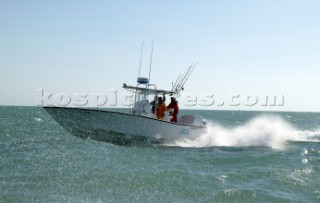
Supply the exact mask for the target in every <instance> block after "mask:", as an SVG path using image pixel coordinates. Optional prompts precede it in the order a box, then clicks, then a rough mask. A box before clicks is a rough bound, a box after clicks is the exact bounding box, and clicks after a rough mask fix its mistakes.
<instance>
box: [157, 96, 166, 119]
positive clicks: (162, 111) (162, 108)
mask: <svg viewBox="0 0 320 203" xmlns="http://www.w3.org/2000/svg"><path fill="white" fill-rule="evenodd" d="M166 111H167V107H166V105H165V103H164V102H163V99H162V97H159V98H158V108H157V118H158V119H160V120H163V119H164V117H165V115H166Z"/></svg>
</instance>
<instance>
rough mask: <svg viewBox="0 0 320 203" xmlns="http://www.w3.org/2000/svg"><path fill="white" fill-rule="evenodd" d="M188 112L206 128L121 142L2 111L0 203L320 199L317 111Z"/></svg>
mask: <svg viewBox="0 0 320 203" xmlns="http://www.w3.org/2000/svg"><path fill="white" fill-rule="evenodd" d="M184 113H188V114H200V115H202V116H203V117H204V118H205V119H206V120H207V122H208V131H207V132H206V133H204V134H201V135H199V136H198V137H197V138H196V139H195V140H188V139H180V140H174V141H172V142H167V143H159V144H150V143H146V142H134V143H127V144H121V143H119V144H117V143H109V142H99V141H96V140H92V139H81V138H79V137H76V136H74V135H72V134H70V133H68V132H67V131H66V130H64V129H63V128H62V127H61V126H60V125H59V124H58V123H57V122H56V121H55V120H53V119H52V117H50V115H49V114H48V113H46V111H44V110H43V109H42V108H40V107H0V202H75V203H78V202H320V142H319V141H320V113H293V112H291V113H286V112H282V113H277V112H245V111H200V110H198V111H195V110H194V111H186V110H181V113H180V114H184ZM106 125H107V124H106Z"/></svg>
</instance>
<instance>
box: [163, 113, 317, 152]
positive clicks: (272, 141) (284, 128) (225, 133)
mask: <svg viewBox="0 0 320 203" xmlns="http://www.w3.org/2000/svg"><path fill="white" fill-rule="evenodd" d="M288 141H308V142H319V141H320V129H316V130H298V129H296V128H295V127H293V126H292V125H291V124H289V123H288V122H287V121H286V120H284V119H283V118H281V117H280V116H270V115H268V116H267V115H261V116H258V117H256V118H253V119H252V120H250V121H249V122H247V123H245V124H243V125H240V126H237V127H234V128H226V127H223V126H221V125H219V124H217V123H215V122H209V123H208V130H207V132H206V133H204V134H201V135H199V136H198V137H196V138H195V139H188V138H183V139H179V140H175V141H173V142H171V143H166V145H170V146H180V147H195V148H199V147H213V146H225V147H270V148H274V149H281V148H283V147H285V144H286V143H287V142H288Z"/></svg>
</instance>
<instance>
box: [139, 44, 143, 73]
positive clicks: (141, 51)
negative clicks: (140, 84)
mask: <svg viewBox="0 0 320 203" xmlns="http://www.w3.org/2000/svg"><path fill="white" fill-rule="evenodd" d="M142 54H143V42H142V43H141V50H140V63H139V74H138V77H140V71H141V64H142Z"/></svg>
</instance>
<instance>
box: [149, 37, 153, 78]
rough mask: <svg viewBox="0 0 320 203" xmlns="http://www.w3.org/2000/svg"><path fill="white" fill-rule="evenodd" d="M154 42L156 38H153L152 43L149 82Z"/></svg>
mask: <svg viewBox="0 0 320 203" xmlns="http://www.w3.org/2000/svg"><path fill="white" fill-rule="evenodd" d="M153 43H154V40H152V44H151V56H150V68H149V82H150V74H151V66H152V55H153Z"/></svg>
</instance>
